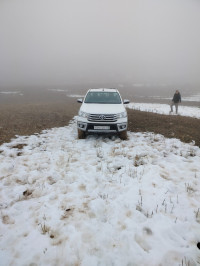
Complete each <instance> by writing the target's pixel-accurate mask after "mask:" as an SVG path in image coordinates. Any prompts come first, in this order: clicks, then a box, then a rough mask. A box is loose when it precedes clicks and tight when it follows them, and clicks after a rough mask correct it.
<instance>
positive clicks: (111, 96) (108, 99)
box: [85, 91, 121, 104]
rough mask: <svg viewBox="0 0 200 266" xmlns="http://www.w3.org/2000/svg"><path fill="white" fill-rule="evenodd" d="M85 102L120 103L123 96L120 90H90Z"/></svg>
mask: <svg viewBox="0 0 200 266" xmlns="http://www.w3.org/2000/svg"><path fill="white" fill-rule="evenodd" d="M85 103H105V104H107V103H108V104H120V103H121V98H120V96H119V93H118V92H110V91H109V92H108V91H95V92H94V91H90V92H88V94H87V95H86V98H85Z"/></svg>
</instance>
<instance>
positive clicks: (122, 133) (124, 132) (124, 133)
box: [119, 130, 127, 140]
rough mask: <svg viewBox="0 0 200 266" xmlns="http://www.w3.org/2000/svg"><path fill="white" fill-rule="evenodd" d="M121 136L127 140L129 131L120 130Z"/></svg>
mask: <svg viewBox="0 0 200 266" xmlns="http://www.w3.org/2000/svg"><path fill="white" fill-rule="evenodd" d="M119 137H120V139H122V140H127V131H126V130H124V131H122V132H120V133H119Z"/></svg>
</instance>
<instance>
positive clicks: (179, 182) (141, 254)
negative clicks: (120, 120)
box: [0, 121, 200, 266]
mask: <svg viewBox="0 0 200 266" xmlns="http://www.w3.org/2000/svg"><path fill="white" fill-rule="evenodd" d="M128 136H129V140H127V141H121V140H120V139H119V138H118V137H112V138H108V137H106V136H88V137H87V138H86V139H85V140H78V139H77V133H76V123H75V121H72V123H70V124H69V126H66V127H62V128H53V129H51V130H48V131H43V133H42V134H40V135H39V134H38V135H37V134H36V135H32V136H28V137H22V136H19V137H18V138H17V139H15V140H13V141H12V142H10V143H7V144H3V145H2V146H0V162H1V163H0V209H1V211H0V265H1V266H4V265H15V266H16V265H20V266H21V265H32V266H33V265H85V266H90V265H91V266H95V265H107V266H110V265H119V266H123V265H148V266H149V265H153V266H155V265H162V266H165V265H166V266H169V265H170V266H173V265H187V266H188V265H190V266H192V265H198V264H199V263H200V250H199V249H198V248H197V246H196V245H197V242H199V241H200V149H199V148H198V147H197V146H194V145H193V144H192V143H191V144H184V143H182V142H180V141H179V140H177V139H166V138H164V137H163V136H161V135H155V134H153V133H130V132H129V133H128Z"/></svg>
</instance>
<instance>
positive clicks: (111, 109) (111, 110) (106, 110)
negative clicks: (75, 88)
mask: <svg viewBox="0 0 200 266" xmlns="http://www.w3.org/2000/svg"><path fill="white" fill-rule="evenodd" d="M80 111H82V112H85V113H90V114H118V113H122V112H125V111H126V109H125V107H124V105H123V104H96V103H95V104H93V103H83V104H82V105H81V108H80Z"/></svg>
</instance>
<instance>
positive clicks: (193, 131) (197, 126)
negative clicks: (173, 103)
mask: <svg viewBox="0 0 200 266" xmlns="http://www.w3.org/2000/svg"><path fill="white" fill-rule="evenodd" d="M127 111H128V117H129V130H130V131H132V132H154V133H156V134H162V135H164V136H165V137H167V138H177V139H180V140H181V141H183V142H186V143H189V142H192V141H195V145H197V146H199V147H200V134H199V132H200V120H199V119H197V118H191V117H185V116H179V115H178V116H174V115H160V114H155V113H150V112H141V111H137V110H131V109H127Z"/></svg>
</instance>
